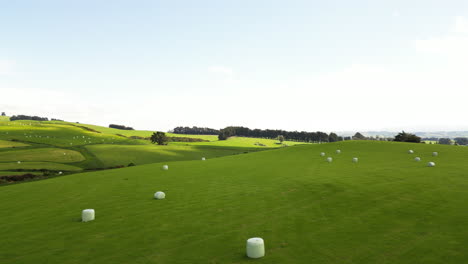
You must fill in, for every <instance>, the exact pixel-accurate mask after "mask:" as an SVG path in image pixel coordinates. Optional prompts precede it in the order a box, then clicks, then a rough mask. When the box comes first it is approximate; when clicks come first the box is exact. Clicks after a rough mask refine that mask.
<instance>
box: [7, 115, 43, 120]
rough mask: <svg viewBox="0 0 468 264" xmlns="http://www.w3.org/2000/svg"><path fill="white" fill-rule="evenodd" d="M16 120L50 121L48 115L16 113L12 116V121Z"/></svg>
mask: <svg viewBox="0 0 468 264" xmlns="http://www.w3.org/2000/svg"><path fill="white" fill-rule="evenodd" d="M15 120H34V121H49V119H48V118H47V117H39V116H27V115H14V116H12V117H10V121H15Z"/></svg>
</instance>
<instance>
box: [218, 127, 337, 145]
mask: <svg viewBox="0 0 468 264" xmlns="http://www.w3.org/2000/svg"><path fill="white" fill-rule="evenodd" d="M232 136H240V137H252V138H269V139H279V136H282V137H281V138H282V139H283V140H289V141H300V142H334V141H341V140H343V138H342V137H339V136H338V135H336V134H335V133H330V135H328V134H327V133H325V132H320V131H317V132H305V131H301V132H298V131H285V130H273V129H250V128H248V127H236V126H230V127H226V128H223V129H221V130H220V131H219V135H218V138H219V140H226V139H228V138H229V137H232Z"/></svg>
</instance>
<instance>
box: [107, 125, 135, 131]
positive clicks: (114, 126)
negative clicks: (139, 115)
mask: <svg viewBox="0 0 468 264" xmlns="http://www.w3.org/2000/svg"><path fill="white" fill-rule="evenodd" d="M109 127H110V128H115V129H120V130H134V129H133V127H126V126H122V125H116V124H110V125H109Z"/></svg>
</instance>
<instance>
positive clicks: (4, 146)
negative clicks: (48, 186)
mask: <svg viewBox="0 0 468 264" xmlns="http://www.w3.org/2000/svg"><path fill="white" fill-rule="evenodd" d="M152 133H153V132H151V131H135V130H118V129H113V128H106V127H100V126H94V125H85V124H77V123H70V122H64V121H30V120H17V121H8V119H6V118H5V119H3V121H2V122H0V171H2V170H3V171H5V170H8V171H11V170H21V171H22V172H24V173H28V172H34V171H36V170H66V171H80V170H83V169H85V170H86V169H102V168H110V167H116V166H119V167H122V166H128V165H130V164H131V163H133V164H135V165H142V164H148V163H155V162H163V161H178V160H199V159H201V157H206V158H208V159H211V158H217V157H221V156H226V155H235V154H243V153H248V152H253V151H259V150H266V149H271V148H278V147H280V146H281V145H280V144H278V142H277V141H276V140H272V139H253V138H242V137H232V138H230V139H228V140H225V141H219V140H218V138H217V136H213V135H180V134H171V133H167V136H169V137H191V138H201V139H204V140H209V142H170V143H169V145H167V146H158V145H155V144H151V142H150V141H149V140H142V139H132V138H129V137H131V136H139V137H149V136H150V135H151V134H152ZM118 134H119V135H118ZM260 144H261V145H260ZM293 144H295V143H291V145H293ZM17 161H21V163H16V162H17ZM25 162H28V163H27V164H26V163H25ZM59 164H62V165H69V166H71V167H67V166H61V165H59ZM35 166H37V167H35Z"/></svg>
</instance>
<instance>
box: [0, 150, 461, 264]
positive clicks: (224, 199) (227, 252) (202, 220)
mask: <svg viewBox="0 0 468 264" xmlns="http://www.w3.org/2000/svg"><path fill="white" fill-rule="evenodd" d="M410 148H411V149H413V150H414V151H415V153H414V154H408V153H407V150H408V149H410ZM336 149H341V150H342V153H341V154H336V153H335V150H336ZM433 151H438V152H439V156H438V157H432V156H431V153H432V152H433ZM320 152H326V153H327V156H326V157H328V156H331V157H333V159H334V160H333V162H331V163H327V162H326V161H325V158H326V157H321V156H320V155H319V153H320ZM415 156H419V157H421V158H422V161H421V162H416V161H414V157H415ZM353 157H358V158H359V162H358V163H352V162H351V159H352V158H353ZM467 159H468V148H465V147H456V146H443V145H427V144H408V143H394V142H375V141H372V142H367V141H362V142H358V141H354V142H353V141H351V142H340V143H331V144H316V145H302V146H294V147H289V148H281V149H277V150H271V151H262V152H257V153H249V154H243V155H234V156H227V157H222V158H215V159H208V160H206V161H201V160H194V161H178V162H175V161H174V162H168V163H167V164H168V165H169V170H168V171H163V170H161V165H162V164H164V163H159V164H158V163H156V164H148V165H142V166H136V167H131V168H124V169H118V170H106V171H98V172H91V173H81V174H75V175H70V176H64V177H58V178H52V179H48V180H43V181H35V182H30V183H25V184H17V185H7V186H3V187H0V201H7V200H8V201H9V202H7V203H0V210H1V212H4V214H2V217H1V218H0V230H2V239H0V248H2V250H0V259H1V260H2V262H4V263H36V264H40V263H61V264H71V263H102V264H104V263H113V264H114V263H252V262H256V263H269V264H274V263H282V264H284V263H286V264H288V263H291V264H293V263H294V264H297V263H360V264H365V263H372V264H374V263H379V264H380V263H382V264H386V263H388V264H390V263H391V264H397V263H398V264H400V263H405V264H406V263H408V264H410V263H411V264H414V263H457V264H459V263H465V262H466V261H467V260H468V251H467V250H466V245H467V244H468V231H467V230H468V229H467V228H466V226H467V224H468V210H467V203H466V201H468V192H467V191H466V190H467V188H468V177H467V174H466V172H467V171H468V163H467V162H466V160H467ZM428 161H434V162H436V167H432V168H430V167H427V166H426V163H427V162H428ZM155 191H164V192H165V193H166V195H167V196H166V199H165V200H154V199H153V194H154V192H155ZM14 197H20V199H14ZM86 208H94V209H95V210H96V220H95V221H92V222H88V223H82V222H80V214H81V210H83V209H86ZM255 236H259V237H262V238H264V239H265V243H266V256H265V257H264V258H262V259H258V260H254V261H253V260H249V259H247V258H246V257H245V241H246V239H247V238H250V237H255Z"/></svg>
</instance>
